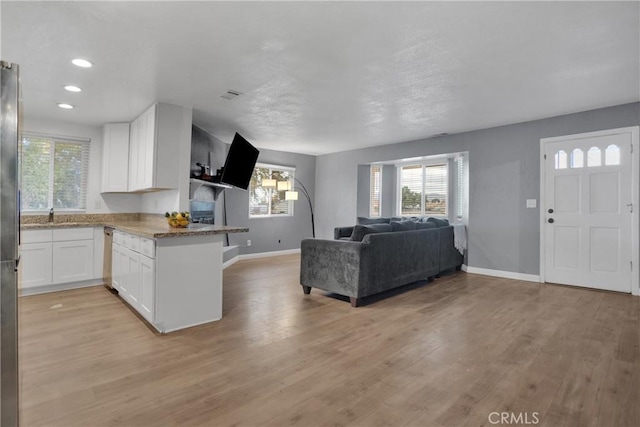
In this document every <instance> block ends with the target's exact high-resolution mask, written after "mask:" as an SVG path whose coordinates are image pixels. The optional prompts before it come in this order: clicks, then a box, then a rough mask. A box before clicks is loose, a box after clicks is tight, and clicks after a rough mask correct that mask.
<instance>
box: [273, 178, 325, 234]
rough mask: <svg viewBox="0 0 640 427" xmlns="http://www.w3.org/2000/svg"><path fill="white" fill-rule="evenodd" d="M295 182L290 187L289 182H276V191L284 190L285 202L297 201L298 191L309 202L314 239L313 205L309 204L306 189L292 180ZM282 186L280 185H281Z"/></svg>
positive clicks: (298, 181) (309, 200)
mask: <svg viewBox="0 0 640 427" xmlns="http://www.w3.org/2000/svg"><path fill="white" fill-rule="evenodd" d="M293 179H294V180H295V185H293V187H292V186H291V182H290V181H280V182H278V190H279V191H281V190H285V191H286V192H285V193H284V199H285V200H294V201H295V200H298V191H296V190H299V191H300V192H301V193H302V194H304V196H305V197H306V198H307V201H308V202H309V210H310V211H311V233H312V236H313V238H314V239H315V238H316V225H315V222H314V221H313V204H312V203H311V196H310V195H309V191H308V190H307V188H306V187H305V186H304V185H303V184H302V183H301V182H300V180H298V179H297V178H293ZM281 184H282V185H281Z"/></svg>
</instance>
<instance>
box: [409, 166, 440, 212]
mask: <svg viewBox="0 0 640 427" xmlns="http://www.w3.org/2000/svg"><path fill="white" fill-rule="evenodd" d="M398 181H399V184H400V185H399V194H400V197H399V202H400V206H399V214H400V215H402V216H418V215H435V216H447V215H448V197H449V168H448V166H447V163H442V164H418V165H407V166H400V167H399V179H398Z"/></svg>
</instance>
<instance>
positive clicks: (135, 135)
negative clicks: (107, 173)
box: [127, 120, 140, 191]
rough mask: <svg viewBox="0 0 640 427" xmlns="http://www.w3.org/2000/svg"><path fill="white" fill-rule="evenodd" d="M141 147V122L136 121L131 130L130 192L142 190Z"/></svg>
mask: <svg viewBox="0 0 640 427" xmlns="http://www.w3.org/2000/svg"><path fill="white" fill-rule="evenodd" d="M139 147H140V121H139V120H134V121H133V122H132V123H131V126H130V128H129V153H128V155H129V162H128V163H129V170H128V187H127V189H128V190H129V191H135V190H137V189H138V188H140V183H139V181H138V163H139V162H138V151H139V149H140V148H139Z"/></svg>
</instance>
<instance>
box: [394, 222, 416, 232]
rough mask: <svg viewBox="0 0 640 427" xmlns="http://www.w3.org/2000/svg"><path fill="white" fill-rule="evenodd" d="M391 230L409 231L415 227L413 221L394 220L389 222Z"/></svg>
mask: <svg viewBox="0 0 640 427" xmlns="http://www.w3.org/2000/svg"><path fill="white" fill-rule="evenodd" d="M391 228H392V229H393V231H411V230H415V229H416V223H415V222H413V221H400V222H397V221H394V222H392V223H391Z"/></svg>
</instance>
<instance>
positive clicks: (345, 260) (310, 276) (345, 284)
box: [300, 218, 463, 307]
mask: <svg viewBox="0 0 640 427" xmlns="http://www.w3.org/2000/svg"><path fill="white" fill-rule="evenodd" d="M392 219H398V220H400V218H382V219H381V218H376V219H369V218H358V224H357V225H356V226H353V227H338V228H336V229H335V235H334V237H335V240H322V239H305V240H303V241H302V244H301V264H300V284H301V285H302V288H303V291H304V293H305V294H309V293H310V292H311V289H312V288H318V289H321V290H324V291H328V292H333V293H336V294H339V295H344V296H347V297H349V299H350V301H351V305H352V306H354V307H356V306H358V305H359V303H360V301H361V298H364V297H367V296H370V295H374V294H377V293H380V292H383V291H387V290H390V289H394V288H397V287H400V286H403V285H407V284H409V283H413V282H416V281H419V280H428V279H430V278H432V277H435V276H437V275H439V274H440V273H442V272H444V271H446V270H450V269H454V268H455V269H459V268H460V266H461V265H462V262H463V256H462V254H460V252H458V250H457V249H456V248H455V247H454V246H453V227H451V226H450V225H449V224H448V222H447V221H446V220H444V221H443V220H438V219H435V218H413V220H412V221H411V220H408V219H405V220H404V221H392Z"/></svg>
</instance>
